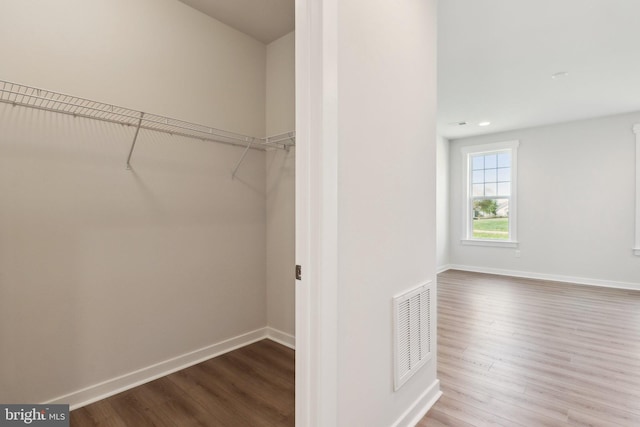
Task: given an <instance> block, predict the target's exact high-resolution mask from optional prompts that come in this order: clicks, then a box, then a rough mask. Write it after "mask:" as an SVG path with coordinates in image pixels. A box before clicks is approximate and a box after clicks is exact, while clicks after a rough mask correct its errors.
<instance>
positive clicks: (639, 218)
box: [633, 124, 640, 256]
mask: <svg viewBox="0 0 640 427" xmlns="http://www.w3.org/2000/svg"><path fill="white" fill-rule="evenodd" d="M633 132H634V133H635V134H636V238H635V247H634V249H633V254H634V255H636V256H640V124H636V125H634V126H633Z"/></svg>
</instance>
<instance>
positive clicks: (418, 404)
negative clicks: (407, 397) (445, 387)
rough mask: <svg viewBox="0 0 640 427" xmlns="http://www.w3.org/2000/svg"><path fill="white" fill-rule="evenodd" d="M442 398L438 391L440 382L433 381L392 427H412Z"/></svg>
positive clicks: (440, 392)
mask: <svg viewBox="0 0 640 427" xmlns="http://www.w3.org/2000/svg"><path fill="white" fill-rule="evenodd" d="M440 396H442V391H441V390H440V380H435V381H434V382H433V383H431V385H430V386H429V387H428V388H427V389H426V390H425V391H424V393H422V395H420V397H418V399H416V401H415V402H413V404H412V405H411V406H410V407H409V409H407V410H406V411H405V412H404V413H403V414H402V415H401V416H400V418H398V420H397V421H396V422H395V423H393V426H392V427H413V426H415V425H416V424H418V423H419V422H420V420H421V419H422V418H423V417H424V416H425V415H426V413H427V412H429V409H431V407H432V406H433V405H435V404H436V402H437V401H438V399H440Z"/></svg>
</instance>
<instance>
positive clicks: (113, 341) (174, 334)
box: [0, 0, 290, 403]
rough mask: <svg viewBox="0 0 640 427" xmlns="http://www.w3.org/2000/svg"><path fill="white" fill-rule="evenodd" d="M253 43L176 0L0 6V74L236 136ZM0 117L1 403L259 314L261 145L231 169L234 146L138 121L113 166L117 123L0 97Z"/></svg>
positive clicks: (102, 388) (233, 328)
mask: <svg viewBox="0 0 640 427" xmlns="http://www.w3.org/2000/svg"><path fill="white" fill-rule="evenodd" d="M266 54H267V48H266V47H265V46H264V45H263V44H261V43H260V42H258V41H256V40H254V39H252V38H250V37H248V36H246V35H244V34H242V33H239V32H237V31H235V30H232V29H230V28H229V27H226V26H224V25H222V24H220V23H219V22H217V21H215V20H212V19H210V18H208V17H206V16H205V15H203V14H201V13H199V12H196V11H194V10H192V9H190V8H189V7H187V6H185V5H183V4H182V3H179V2H178V1H175V0H138V1H135V2H132V1H130V0H94V1H91V2H87V1H85V0H60V1H57V2H51V1H48V0H30V1H28V2H25V1H23V0H4V1H3V2H2V4H1V5H0V58H2V60H1V61H0V80H8V81H16V82H21V83H24V84H28V85H32V86H38V87H43V88H47V89H52V90H56V91H61V92H67V93H70V94H72V95H78V96H82V97H86V98H90V99H96V100H99V101H105V102H110V103H114V104H116V105H122V106H125V107H130V108H136V109H139V110H142V111H148V112H152V113H158V114H163V115H167V116H171V117H176V118H181V119H184V120H189V121H193V122H197V123H203V124H207V125H211V126H215V127H219V128H222V129H225V130H230V131H235V132H241V133H245V134H249V135H256V136H263V135H265V133H266V130H267V129H266V128H265V116H266V114H265V96H266V92H267V90H266V78H265V64H266ZM273 126H275V125H273ZM0 129H1V133H0V206H1V209H0V342H2V345H1V346H0V360H1V361H2V363H0V401H1V402H4V403H18V402H21V403H24V402H43V401H49V400H51V399H56V398H58V397H61V396H64V395H66V394H70V393H74V394H71V395H70V396H71V397H69V396H67V397H64V398H63V399H62V400H64V401H67V402H68V401H71V402H72V403H74V401H75V402H77V401H79V400H82V399H83V398H94V397H96V395H97V394H99V393H100V392H109V391H113V389H114V388H117V387H119V386H127V385H130V383H131V382H132V381H134V380H136V379H143V378H148V377H149V376H150V375H152V374H160V373H161V371H162V369H165V368H167V366H172V365H171V364H169V365H167V364H163V365H158V366H156V367H154V366H153V365H154V364H157V363H161V362H164V361H167V360H168V359H171V358H176V357H178V359H175V360H174V362H173V365H179V363H181V362H183V361H184V360H186V359H185V358H184V357H182V358H180V357H181V356H184V355H185V354H188V353H190V352H194V351H197V350H202V351H200V352H196V353H193V354H191V355H189V357H190V358H191V359H194V358H198V357H206V356H210V355H211V354H214V353H215V352H216V351H218V350H220V349H222V348H223V347H224V348H228V347H229V346H231V345H234V344H241V343H242V342H243V340H246V339H251V338H252V337H253V335H251V331H255V330H259V329H261V328H264V326H265V325H266V324H267V310H266V304H265V300H266V285H265V276H266V273H265V272H266V270H267V269H266V254H265V248H266V245H267V240H266V236H267V227H266V219H265V218H266V204H265V200H266V197H265V196H266V195H265V192H266V188H265V176H266V169H265V165H266V164H267V158H266V155H265V153H264V152H258V151H254V150H251V151H250V152H249V154H248V156H247V157H246V159H245V161H244V162H243V164H242V166H241V167H240V169H239V171H238V175H237V176H236V179H235V180H232V179H231V169H232V167H233V166H234V164H235V162H236V161H237V160H238V158H239V157H240V155H241V153H242V148H238V147H230V146H226V145H222V144H216V143H211V142H201V141H197V140H192V139H184V138H179V137H172V136H170V135H164V134H159V133H153V132H148V131H141V134H140V138H139V139H138V143H137V146H136V151H135V153H134V155H133V159H132V164H133V170H132V171H127V170H125V161H126V156H127V153H128V150H129V146H130V144H131V140H132V138H133V134H134V129H133V128H128V127H123V126H120V125H113V124H108V123H102V122H96V121H91V120H86V119H81V118H73V117H71V116H63V115H58V114H54V113H47V112H43V111H37V110H32V109H26V108H22V107H12V106H10V105H6V104H0ZM286 130H290V129H286ZM271 156H272V157H273V159H274V162H277V161H281V160H278V158H277V157H276V156H277V155H276V154H271ZM289 156H290V154H289ZM287 159H288V158H287ZM271 171H272V172H273V173H275V171H274V169H273V168H272V169H271ZM274 200H275V199H274ZM272 208H273V207H272ZM274 322H276V321H274ZM278 324H279V323H278ZM283 327H284V326H283ZM247 333H249V335H244V336H243V334H247ZM234 337H236V338H237V337H240V338H237V339H236V341H231V342H229V343H226V344H224V345H222V346H216V345H217V344H220V343H221V342H223V341H224V340H227V339H230V338H234ZM189 357H187V359H188V358H189ZM136 370H141V371H139V372H135V371H136ZM132 372H133V374H131V373H132ZM118 376H124V377H122V378H120V379H117V377H118ZM114 378H115V380H114ZM105 381H106V383H104V384H102V385H98V386H97V387H94V386H95V385H96V384H99V383H101V382H105ZM87 387H89V389H87V390H85V391H84V392H80V393H77V392H78V390H81V389H83V388H87Z"/></svg>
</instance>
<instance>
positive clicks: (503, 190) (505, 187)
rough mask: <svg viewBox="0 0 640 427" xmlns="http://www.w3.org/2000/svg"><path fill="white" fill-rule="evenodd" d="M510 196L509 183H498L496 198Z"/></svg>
mask: <svg viewBox="0 0 640 427" xmlns="http://www.w3.org/2000/svg"><path fill="white" fill-rule="evenodd" d="M510 195H511V183H510V182H499V183H498V196H510Z"/></svg>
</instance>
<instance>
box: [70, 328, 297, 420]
mask: <svg viewBox="0 0 640 427" xmlns="http://www.w3.org/2000/svg"><path fill="white" fill-rule="evenodd" d="M294 369H295V363H294V351H293V350H291V349H289V348H287V347H284V346H282V345H280V344H277V343H275V342H273V341H270V340H263V341H260V342H257V343H255V344H251V345H249V346H247V347H244V348H241V349H238V350H235V351H232V352H230V353H227V354H225V355H222V356H220V357H217V358H215V359H211V360H208V361H206V362H203V363H200V364H198V365H195V366H192V367H190V368H187V369H184V370H182V371H179V372H176V373H174V374H171V375H169V376H166V377H164V378H160V379H158V380H155V381H152V382H150V383H147V384H144V385H142V386H140V387H136V388H134V389H131V390H128V391H125V392H123V393H120V394H117V395H115V396H112V397H110V398H108V399H105V400H101V401H99V402H96V403H94V404H91V405H88V406H85V407H83V408H80V409H77V410H75V411H72V412H71V423H70V424H71V426H77V427H80V426H109V427H145V426H166V427H178V426H179V427H190V426H230V427H236V426H238V427H240V426H251V427H254V426H256V427H257V426H264V427H275V426H278V427H280V426H293V425H294V423H295V416H294V407H295V405H294V395H295V381H294Z"/></svg>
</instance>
